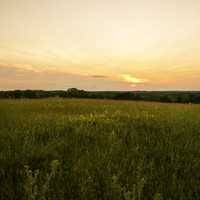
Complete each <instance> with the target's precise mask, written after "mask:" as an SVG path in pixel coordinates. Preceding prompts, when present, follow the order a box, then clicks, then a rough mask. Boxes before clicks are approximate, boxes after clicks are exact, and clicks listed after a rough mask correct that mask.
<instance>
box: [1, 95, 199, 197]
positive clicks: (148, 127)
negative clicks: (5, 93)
mask: <svg viewBox="0 0 200 200" xmlns="http://www.w3.org/2000/svg"><path fill="white" fill-rule="evenodd" d="M0 199H5V200H7V199H8V200H13V199H17V200H18V199H19V200H23V199H32V200H34V199H43V200H44V199H55V200H57V199H58V200H61V199H66V200H75V199H78V200H96V199H98V200H100V199H101V200H118V199H122V200H141V199H145V200H146V199H152V200H161V199H167V200H174V199H177V200H190V199H191V200H193V199H200V106H198V105H189V104H188V105H181V104H161V103H147V102H145V103H144V102H130V101H112V100H78V99H71V100H66V99H59V98H57V99H56V98H54V99H53V98H52V99H42V100H0Z"/></svg>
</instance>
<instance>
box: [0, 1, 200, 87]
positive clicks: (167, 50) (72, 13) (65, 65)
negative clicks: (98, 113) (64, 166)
mask: <svg viewBox="0 0 200 200" xmlns="http://www.w3.org/2000/svg"><path fill="white" fill-rule="evenodd" d="M70 87H77V88H79V89H85V90H200V0H0V90H12V89H45V90H54V89H67V88H70Z"/></svg>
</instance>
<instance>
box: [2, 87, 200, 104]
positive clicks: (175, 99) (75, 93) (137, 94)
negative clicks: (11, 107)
mask: <svg viewBox="0 0 200 200" xmlns="http://www.w3.org/2000/svg"><path fill="white" fill-rule="evenodd" d="M48 97H63V98H92V99H119V100H138V101H139V100H140V101H158V102H172V103H200V91H199V92H194V91H193V92H192V91H183V92H182V91H130V92H121V91H96V92H95V91H84V90H79V89H76V88H70V89H68V90H67V91H64V90H56V91H43V90H13V91H0V98H2V99H3V98H10V99H19V98H30V99H31V98H34V99H35V98H48Z"/></svg>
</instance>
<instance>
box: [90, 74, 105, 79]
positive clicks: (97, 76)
mask: <svg viewBox="0 0 200 200" xmlns="http://www.w3.org/2000/svg"><path fill="white" fill-rule="evenodd" d="M91 77H92V78H108V77H107V76H104V75H92V76H91Z"/></svg>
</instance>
